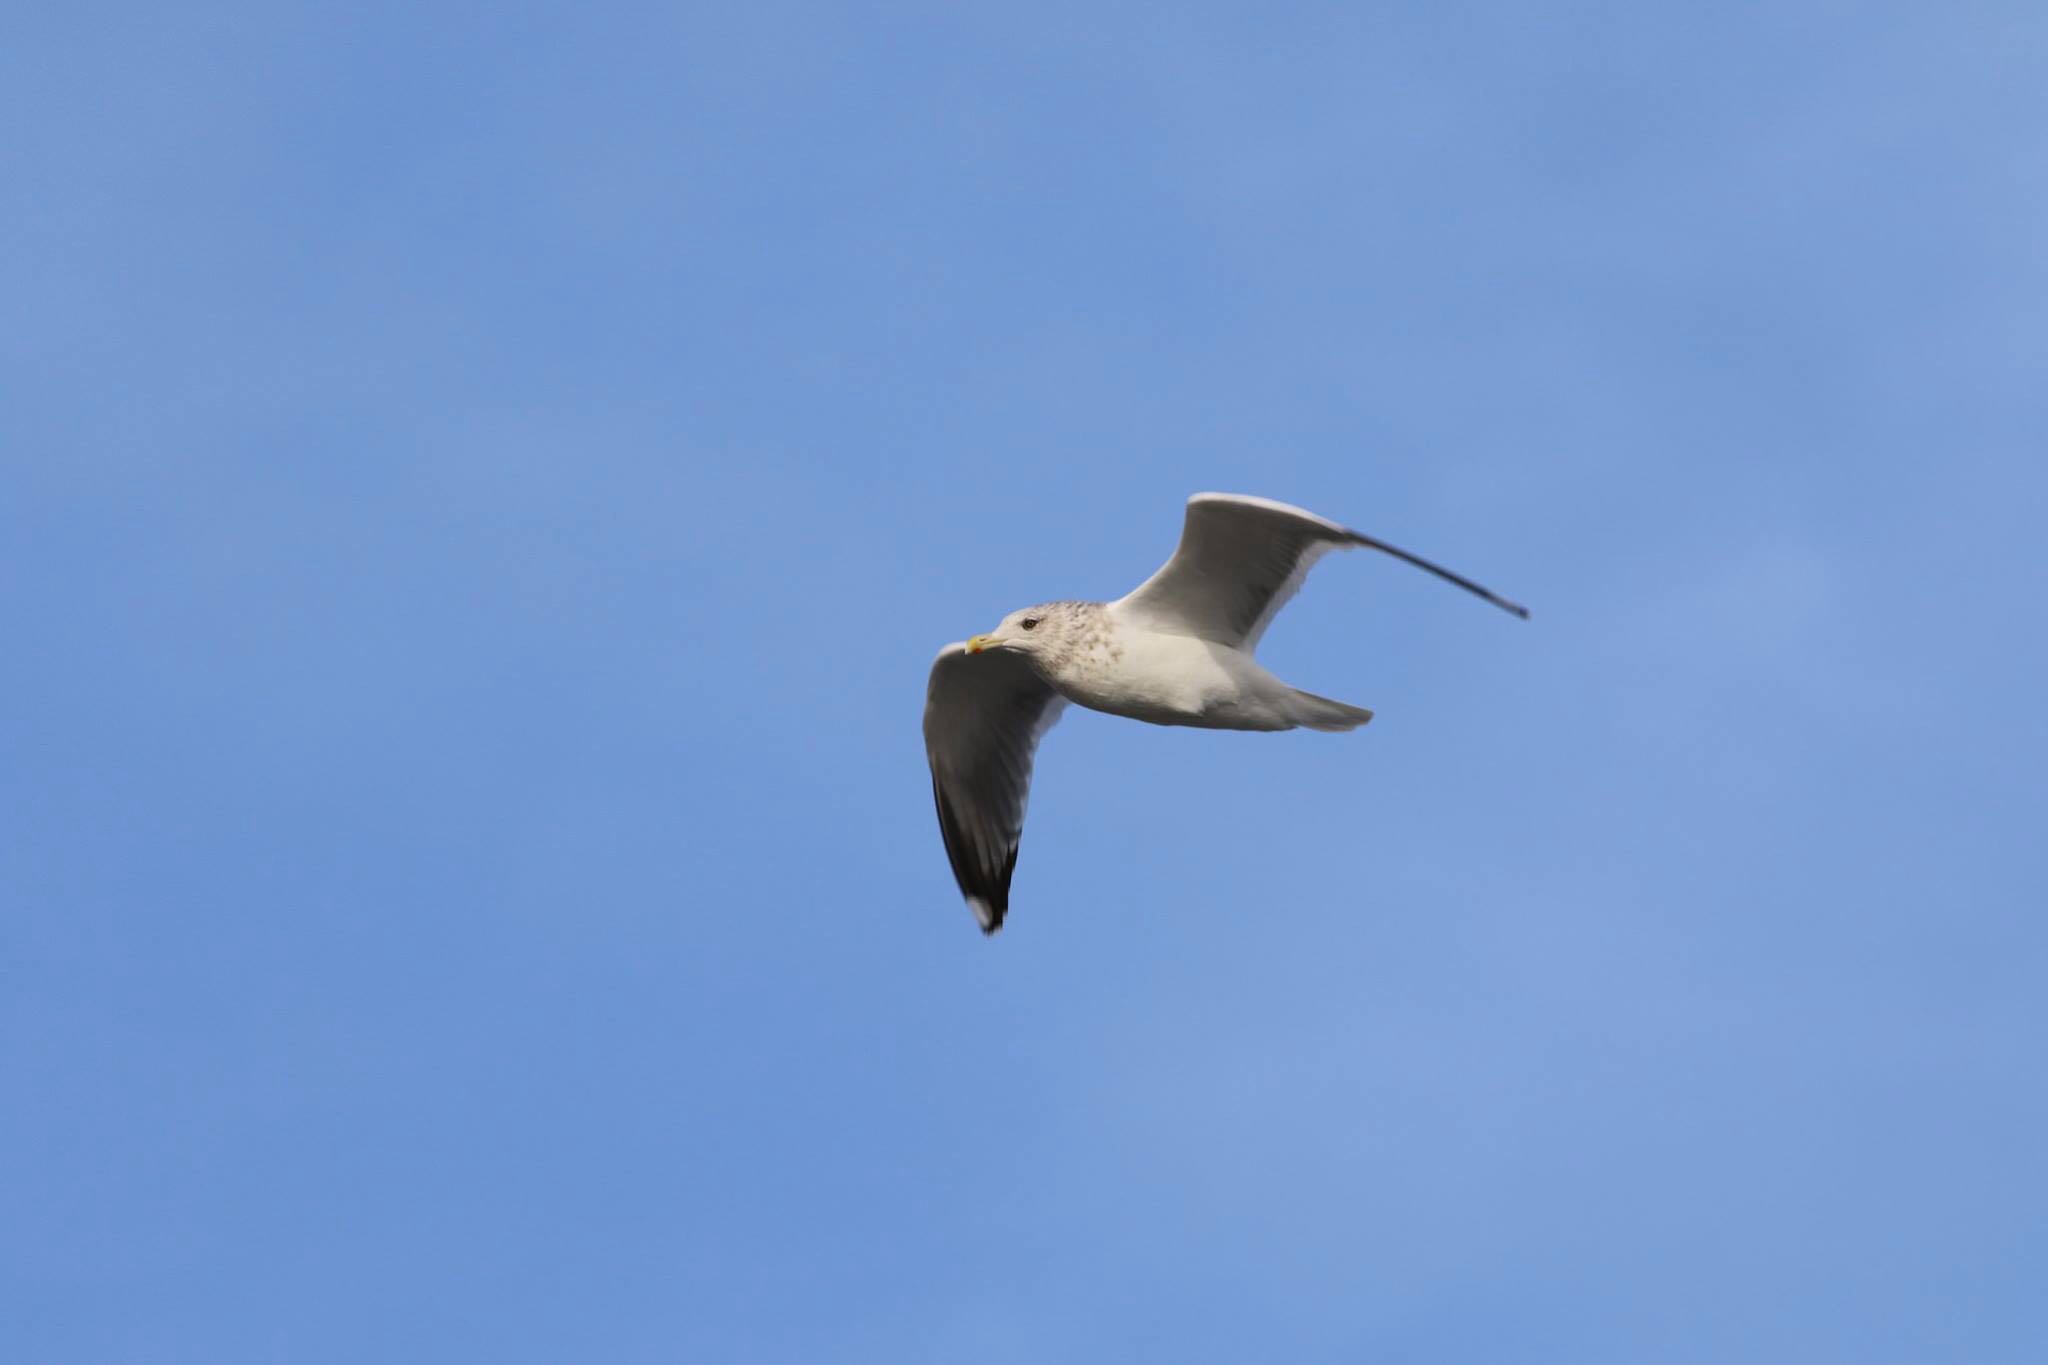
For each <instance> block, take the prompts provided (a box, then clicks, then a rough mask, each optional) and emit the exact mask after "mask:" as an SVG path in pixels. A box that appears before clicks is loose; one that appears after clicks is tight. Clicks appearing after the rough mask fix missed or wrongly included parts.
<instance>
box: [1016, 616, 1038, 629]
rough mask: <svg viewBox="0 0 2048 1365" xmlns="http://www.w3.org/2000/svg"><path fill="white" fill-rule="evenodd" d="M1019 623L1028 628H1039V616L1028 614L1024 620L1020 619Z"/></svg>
mask: <svg viewBox="0 0 2048 1365" xmlns="http://www.w3.org/2000/svg"><path fill="white" fill-rule="evenodd" d="M1017 624H1018V625H1020V626H1022V627H1024V629H1026V630H1037V629H1038V618H1037V617H1036V616H1027V617H1025V618H1024V619H1023V620H1021V621H1019V622H1018V623H1017Z"/></svg>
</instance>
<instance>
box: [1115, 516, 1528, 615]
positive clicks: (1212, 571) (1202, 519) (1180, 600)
mask: <svg viewBox="0 0 2048 1365" xmlns="http://www.w3.org/2000/svg"><path fill="white" fill-rule="evenodd" d="M1359 545H1363V546H1366V547H1368V548H1370V549H1374V550H1383V551H1385V552H1386V553H1388V554H1390V555H1393V556H1394V557H1395V558H1397V559H1404V560H1406V561H1407V562H1408V563H1410V564H1413V565H1415V566H1416V567H1417V568H1419V569H1426V570H1428V571H1429V572H1430V573H1433V574H1435V575H1436V576H1437V577H1438V578H1441V579H1444V580H1445V581H1447V582H1450V583H1455V584H1457V585H1458V586H1459V587H1461V588H1463V589H1465V590H1466V591H1467V592H1472V593H1477V594H1478V595H1479V596H1481V597H1483V598H1485V599H1486V600H1487V601H1489V602H1491V603H1493V604H1494V605H1495V606H1497V607H1500V608H1501V609H1503V610H1505V611H1511V612H1513V613H1515V615H1517V616H1524V617H1526V616H1527V615H1528V614H1529V610H1528V608H1526V607H1523V606H1520V605H1518V604H1517V603H1514V602H1510V601H1508V600H1507V599H1506V598H1504V597H1501V596H1499V595H1498V594H1496V593H1493V592H1489V591H1488V590H1487V589H1485V588H1482V587H1480V586H1479V585H1478V584H1477V583H1474V582H1473V581H1472V580H1471V579H1469V578H1464V577H1461V576H1460V575H1458V574H1454V573H1452V572H1451V571H1450V570H1449V569H1446V568H1444V567H1442V566H1441V565H1438V564H1432V563H1431V562H1430V561H1428V560H1426V559H1423V558H1422V557H1420V556H1419V555H1413V554H1410V553H1409V552H1408V551H1406V550H1403V549H1399V548H1397V547H1395V546H1392V545H1389V544H1387V543H1386V542H1385V541H1383V540H1375V539H1374V538H1373V537H1371V536H1366V535H1360V534H1359V533H1358V532H1356V531H1353V530H1351V529H1349V528H1347V527H1343V526H1339V525H1338V524H1337V523H1336V522H1334V521H1328V520H1325V519H1324V518H1322V517H1319V516H1317V515H1315V514H1314V513H1313V512H1305V511H1303V510H1302V509H1301V508H1299V507H1290V506H1288V505H1287V504H1286V503H1284V502H1273V501H1271V500H1270V499H1267V498H1254V497H1247V496H1245V495H1242V494H1237V493H1197V494H1195V496H1193V497H1192V498H1189V499H1188V513H1187V520H1186V522H1185V523H1183V525H1182V527H1181V533H1180V545H1179V546H1178V547H1177V548H1176V549H1175V550H1174V552H1173V558H1171V559H1169V560H1167V561H1166V563H1165V565H1164V566H1162V567H1161V568H1160V570H1159V572H1158V573H1155V574H1153V575H1152V576H1151V577H1150V578H1148V579H1146V580H1145V581H1144V582H1143V583H1141V584H1139V585H1138V587H1137V588H1136V589H1135V590H1134V591H1133V592H1131V594H1130V595H1129V596H1127V597H1125V598H1124V599H1123V600H1122V601H1121V602H1118V603H1117V604H1116V606H1117V607H1118V609H1119V610H1122V611H1124V612H1127V613H1129V614H1131V615H1133V616H1135V617H1137V618H1139V619H1140V620H1144V621H1146V622H1148V623H1149V624H1151V625H1152V626H1153V628H1154V629H1157V630H1163V631H1170V632H1173V633H1176V634H1182V635H1193V636H1195V637H1197V638H1199V639H1203V640H1213V641H1215V642H1216V643H1218V644H1222V645H1229V646H1230V647H1232V648H1234V649H1242V650H1245V651H1247V652H1249V651H1251V650H1253V649H1256V648H1257V647H1258V643H1259V637H1260V636H1261V635H1264V634H1265V633H1266V627H1267V626H1269V625H1271V624H1272V622H1273V617H1274V616H1275V615H1277V614H1278V613H1279V611H1280V608H1282V607H1284V606H1286V605H1287V602H1288V600H1289V599H1290V598H1292V597H1293V596H1294V594H1295V593H1297V592H1299V591H1300V590H1301V583H1302V580H1303V579H1305V578H1307V577H1308V571H1309V570H1310V569H1311V568H1313V567H1314V566H1315V562H1316V561H1317V560H1318V559H1321V558H1322V557H1323V555H1325V554H1326V553H1328V552H1329V551H1330V550H1331V549H1332V548H1333V547H1335V548H1339V549H1348V548H1351V547H1353V546H1359Z"/></svg>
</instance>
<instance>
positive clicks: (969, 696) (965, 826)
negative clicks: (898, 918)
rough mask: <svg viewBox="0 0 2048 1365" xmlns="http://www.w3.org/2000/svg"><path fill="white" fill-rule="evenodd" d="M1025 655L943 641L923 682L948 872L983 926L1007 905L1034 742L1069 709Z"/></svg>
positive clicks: (999, 919) (991, 925) (928, 753)
mask: <svg viewBox="0 0 2048 1365" xmlns="http://www.w3.org/2000/svg"><path fill="white" fill-rule="evenodd" d="M1066 705H1067V702H1066V698H1064V697H1062V696H1060V694H1059V693H1057V692H1055V691H1053V690H1052V688H1051V687H1049V686H1047V685H1046V683H1045V680H1044V679H1042V678H1040V677H1039V676H1038V674H1037V673H1036V672H1035V671H1034V670H1033V669H1032V667H1031V665H1030V663H1029V662H1028V661H1027V660H1026V659H1025V658H1024V656H1023V655H1021V654H1018V653H1015V652H1013V651H1011V650H1007V649H988V650H983V651H982V652H981V653H979V654H969V653H968V652H967V647H966V646H965V645H957V644H956V645H947V646H946V647H945V648H944V649H942V650H940V651H939V657H938V658H936V659H934V660H933V661H932V675H931V682H930V684H929V685H928V686H927V687H926V689H925V703H924V749H925V757H926V758H928V759H929V760H930V761H931V768H932V798H933V800H934V802H935V803H936V804H937V806H938V808H939V832H940V834H942V835H943V836H944V837H945V840H946V856H947V858H949V859H951V860H952V863H953V878H954V880H955V881H957V882H958V883H959V884H960V894H961V895H963V896H965V897H966V898H967V905H968V908H969V909H971V910H973V911H974V917H975V918H976V919H977V920H979V921H980V922H981V931H982V932H983V933H984V934H993V933H994V932H995V931H996V930H998V929H1000V928H1001V927H1002V925H1003V916H1004V915H1005V914H1007V913H1009V909H1010V874H1011V873H1012V872H1013V871H1015V870H1016V867H1017V842H1018V840H1019V839H1020V838H1021V837H1022V835H1023V832H1024V807H1025V804H1026V802H1027V801H1028V800H1029V798H1030V795H1031V760H1032V757H1033V755H1035V754H1036V753H1037V751H1038V740H1039V737H1040V736H1042V735H1043V734H1044V733H1045V732H1046V731H1047V730H1050V729H1051V728H1052V726H1053V722H1055V721H1057V720H1058V719H1059V717H1060V712H1061V711H1063V710H1065V709H1066Z"/></svg>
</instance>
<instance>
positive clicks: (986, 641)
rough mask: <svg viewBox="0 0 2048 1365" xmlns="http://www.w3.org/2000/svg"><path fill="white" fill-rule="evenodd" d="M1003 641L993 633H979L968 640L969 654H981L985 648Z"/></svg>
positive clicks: (992, 646) (991, 647)
mask: <svg viewBox="0 0 2048 1365" xmlns="http://www.w3.org/2000/svg"><path fill="white" fill-rule="evenodd" d="M1001 643H1002V641H1000V640H998V639H996V637H995V636H993V635H977V636H975V637H974V638H973V639H971V640H969V641H968V642H967V652H968V653H969V654H979V653H981V651H983V650H984V649H993V648H995V646H997V645H999V644H1001Z"/></svg>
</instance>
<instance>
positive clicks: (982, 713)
mask: <svg viewBox="0 0 2048 1365" xmlns="http://www.w3.org/2000/svg"><path fill="white" fill-rule="evenodd" d="M1361 545H1362V546H1365V547H1366V548H1368V549H1373V550H1381V551H1384V552H1385V553H1387V554H1390V555H1393V556H1394V557H1395V558H1397V559H1404V560H1406V561H1407V562H1408V563H1410V564H1413V565H1415V566H1416V567H1417V568H1420V569H1426V570H1428V571H1429V572H1430V573H1433V574H1435V575H1436V576H1437V577H1438V578H1441V579H1444V580H1446V581H1447V582H1451V583H1455V584H1457V585H1458V586H1459V587H1461V588H1463V589H1465V590H1466V591H1467V592H1472V593H1476V594H1478V595H1479V596H1480V597H1483V598H1485V599H1486V600H1487V601H1489V602H1491V603H1493V604H1494V605H1495V606H1497V607H1500V608H1501V609H1502V610H1504V611H1511V612H1513V613H1514V614H1515V615H1517V616H1520V617H1522V618H1524V619H1527V617H1528V615H1529V609H1528V608H1527V607H1524V606H1522V605H1520V604H1519V603H1515V602H1510V601H1508V600H1507V599H1506V598H1505V597H1502V596H1500V595H1499V594H1497V593H1493V592H1490V591H1488V590H1487V589H1485V588H1482V587H1480V586H1479V585H1478V584H1477V583H1474V582H1473V581H1472V580H1471V579H1469V578H1465V577H1462V576H1460V575H1458V574H1454V573H1452V572H1451V571H1450V570H1449V569H1446V568H1444V567H1442V566H1441V565H1437V564H1432V563H1430V562H1429V561H1428V560H1426V559H1423V558H1422V557H1420V556H1419V555H1413V554H1410V553H1408V551H1406V550H1402V549H1398V548H1396V547H1395V546H1392V545H1389V544H1387V543H1386V542H1385V541H1383V540H1375V539H1374V538H1373V537H1371V536H1366V535H1360V534H1359V533H1358V532H1356V531H1352V530H1347V529H1346V528H1345V527H1342V526H1339V525H1338V524H1337V523H1336V522H1334V521H1326V520H1325V519H1323V518H1322V517H1319V516H1316V515H1314V514H1313V513H1311V512H1305V511H1303V510H1302V509H1301V508H1299V507H1290V506H1288V505H1287V504H1286V503H1283V502H1273V501H1270V500H1268V499H1266V498H1254V497H1246V496H1242V495H1239V494H1232V493H1197V494H1196V495H1195V496H1194V497H1192V498H1189V499H1188V510H1187V520H1186V522H1185V523H1183V525H1182V527H1181V533H1180V545H1179V546H1178V547H1177V548H1176V549H1175V550H1174V552H1173V558H1171V559H1169V560H1167V561H1166V564H1165V565H1164V566H1163V567H1162V568H1161V569H1160V570H1159V572H1158V573H1155V574H1153V575H1152V576H1151V577H1150V578H1148V579H1146V580H1145V581H1144V582H1143V583H1141V584H1139V585H1138V587H1137V588H1136V590H1135V591H1133V592H1131V593H1130V594H1128V595H1127V596H1125V597H1122V598H1119V599H1118V600H1117V601H1114V602H1042V603H1040V604H1039V605H1037V606H1035V607H1025V608H1024V609H1022V610H1021V611H1013V612H1011V613H1010V614H1009V615H1008V616H1005V617H1004V618H1003V620H1002V623H1001V624H1000V625H998V626H997V627H996V628H995V629H994V630H992V631H990V632H989V633H988V634H986V635H977V636H975V637H974V638H972V639H970V640H966V641H964V642H961V643H958V644H950V645H947V646H946V647H945V648H944V649H942V650H940V651H939V657H938V658H937V659H935V660H933V661H932V673H931V681H930V683H929V684H928V686H927V688H926V692H925V706H924V745H925V755H926V757H927V758H929V759H930V761H931V769H932V795H933V797H934V799H935V800H936V801H937V804H938V808H939V832H940V833H941V834H942V835H943V836H944V837H945V841H946V856H947V857H948V858H949V859H951V860H952V864H953V876H954V879H955V880H956V881H958V882H959V884H960V894H961V895H963V896H965V897H966V898H967V905H968V908H969V909H971V910H973V911H974V917H975V919H976V920H977V921H978V922H979V923H980V925H981V931H982V932H983V933H984V934H993V933H994V932H995V931H996V930H998V929H1000V928H1001V927H1002V924H1003V917H1004V916H1005V915H1006V914H1008V913H1009V909H1010V874H1011V873H1012V872H1014V871H1015V870H1016V867H1017V843H1018V840H1019V839H1020V838H1021V837H1022V834H1023V831H1024V806H1025V802H1026V800H1027V798H1028V797H1029V796H1030V792H1031V762H1032V758H1033V756H1034V755H1035V754H1036V753H1037V750H1038V741H1039V739H1040V738H1041V737H1043V736H1044V734H1045V732H1046V731H1047V730H1049V729H1051V728H1052V726H1053V723H1054V722H1055V721H1057V720H1058V719H1059V717H1060V713H1061V712H1062V711H1064V710H1065V709H1066V705H1067V703H1068V702H1075V703H1078V704H1079V705H1082V706H1086V707H1089V708H1090V709H1092V710H1096V711H1107V712H1108V713H1109V714H1111V715H1113V716H1129V717H1130V718H1131V719H1133V720H1142V721H1149V722H1151V723H1152V724H1154V725H1194V726H1201V727H1204V728H1207V729H1212V730H1292V729H1294V728H1295V727H1297V726H1307V727H1308V728H1309V729H1312V730H1332V731H1336V730H1352V729H1356V728H1357V727H1358V726H1361V725H1363V724H1365V723H1366V722H1367V721H1369V720H1371V719H1372V712H1370V711H1368V710H1366V709H1365V708H1364V707H1362V706H1352V705H1350V704H1349V703H1347V702H1341V701H1332V700H1331V699H1330V698H1328V697H1319V696H1316V695H1315V694H1314V693H1312V692H1303V691H1300V690H1299V689H1297V688H1293V687H1289V686H1288V685H1287V684H1286V683H1284V682H1282V681H1280V679H1278V678H1276V677H1274V676H1273V675H1272V674H1271V673H1268V672H1267V671H1266V670H1265V669H1263V668H1261V667H1260V666H1259V664H1258V661H1257V660H1256V659H1254V658H1253V657H1252V653H1253V651H1254V650H1256V649H1257V648H1258V644H1259V637H1260V636H1261V635H1263V634H1265V631H1266V627H1267V626H1269V625H1271V624H1272V622H1273V617H1274V616H1275V615H1276V614H1277V613H1278V612H1279V610H1280V608H1281V607H1283V606H1285V605H1286V604H1287V602H1288V599H1290V598H1292V597H1293V596H1294V594H1295V593H1296V592H1298V591H1300V589H1301V582H1302V580H1303V579H1304V578H1306V577H1307V576H1308V571H1309V569H1310V568H1311V567H1313V566H1314V564H1315V562H1316V561H1317V560H1318V559H1321V558H1322V557H1323V556H1324V555H1325V554H1327V553H1328V552H1329V551H1330V550H1332V549H1352V548H1354V547H1357V546H1361Z"/></svg>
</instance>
